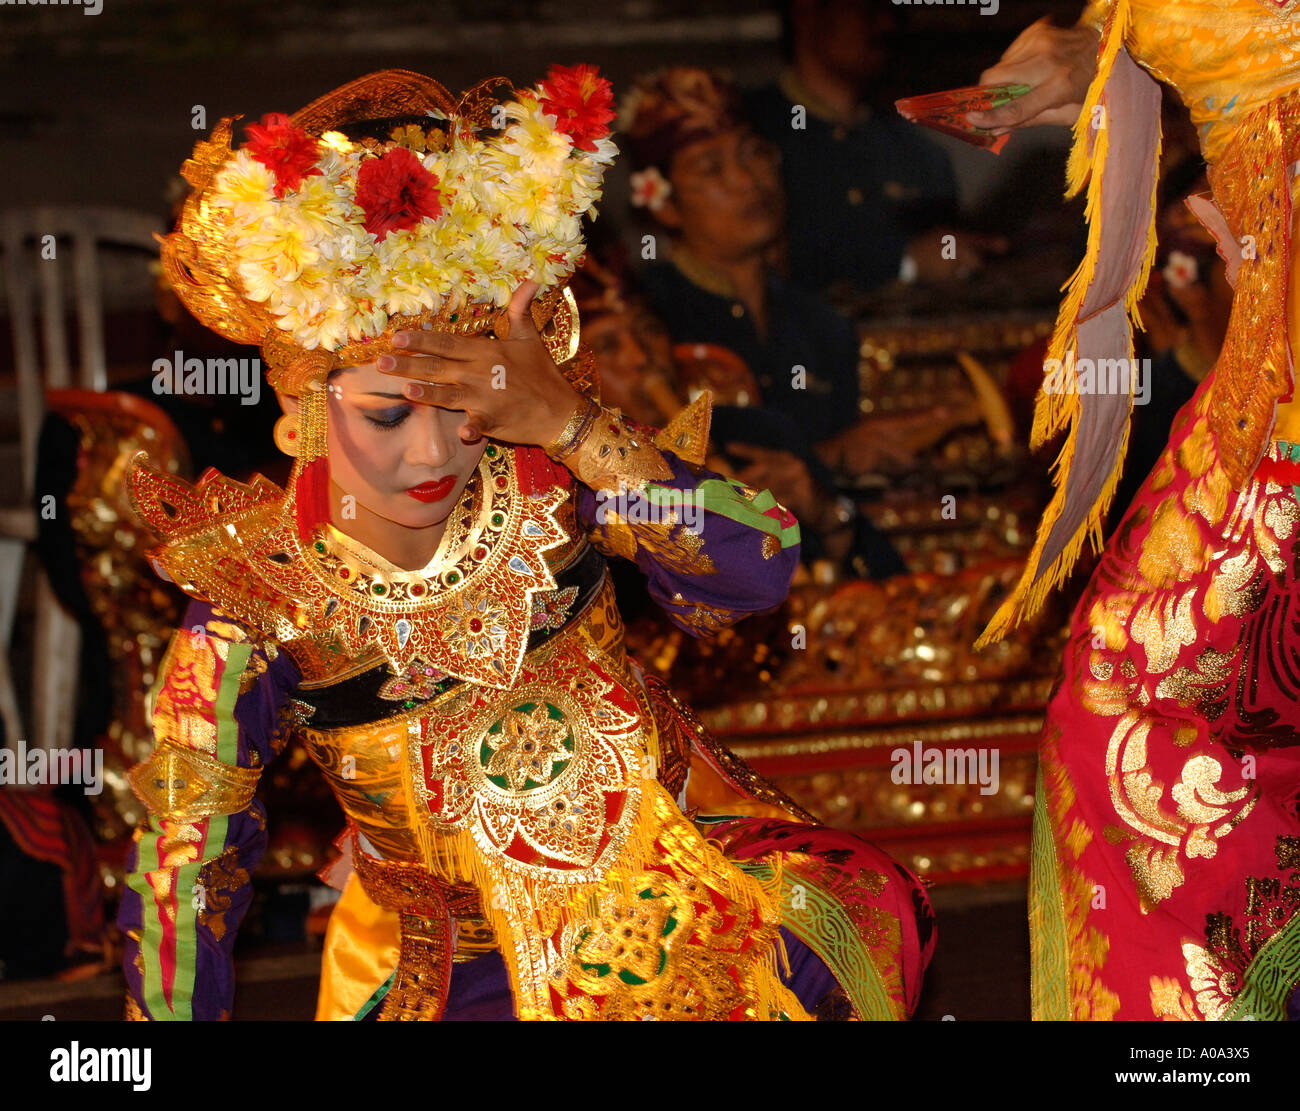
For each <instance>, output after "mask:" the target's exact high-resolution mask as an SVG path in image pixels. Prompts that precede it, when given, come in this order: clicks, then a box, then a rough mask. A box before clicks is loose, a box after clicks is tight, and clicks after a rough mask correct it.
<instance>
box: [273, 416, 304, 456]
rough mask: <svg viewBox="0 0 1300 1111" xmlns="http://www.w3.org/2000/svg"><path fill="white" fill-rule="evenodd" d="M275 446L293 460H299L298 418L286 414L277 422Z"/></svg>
mask: <svg viewBox="0 0 1300 1111" xmlns="http://www.w3.org/2000/svg"><path fill="white" fill-rule="evenodd" d="M272 435H274V436H275V446H276V447H277V448H279V449H280V450H281V451H282V452H284V454H285V455H287V456H289V458H291V459H296V458H298V417H297V416H296V415H294V416H290V415H289V414H288V413H285V415H284V416H282V417H281V418H280V419H279V420H278V421H276V422H275V431H274V433H272Z"/></svg>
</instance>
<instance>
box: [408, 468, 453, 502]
mask: <svg viewBox="0 0 1300 1111" xmlns="http://www.w3.org/2000/svg"><path fill="white" fill-rule="evenodd" d="M455 486H456V477H455V475H448V476H447V477H446V478H440V479H438V481H437V482H422V483H420V485H419V486H412V487H411V488H410V489H409V490H407V491H406V492H407V493H408V494H410V495H411V497H413V498H414V499H415V500H416V501H422V502H426V503H427V502H435V501H442V499H443V498H445V497H446V496H447V495H448V494H450V493H451V492H452V490H453V489H454V488H455Z"/></svg>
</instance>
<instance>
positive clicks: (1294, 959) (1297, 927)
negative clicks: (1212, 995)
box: [1223, 911, 1300, 1022]
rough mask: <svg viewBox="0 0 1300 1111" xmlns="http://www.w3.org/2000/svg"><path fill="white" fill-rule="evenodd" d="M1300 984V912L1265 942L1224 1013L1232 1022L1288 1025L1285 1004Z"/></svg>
mask: <svg viewBox="0 0 1300 1111" xmlns="http://www.w3.org/2000/svg"><path fill="white" fill-rule="evenodd" d="M1297 983H1300V911H1298V912H1296V913H1295V914H1293V915H1292V916H1291V921H1290V922H1288V923H1287V924H1286V925H1285V926H1283V927H1282V929H1280V930H1279V931H1278V932H1277V933H1275V934H1274V935H1273V936H1272V937H1270V938H1269V939H1268V940H1267V941H1266V942H1264V945H1263V947H1262V948H1261V949H1260V951H1259V952H1258V953H1256V954H1255V959H1254V960H1253V961H1251V962H1250V965H1249V967H1248V968H1247V969H1246V974H1245V976H1243V977H1242V982H1241V990H1240V991H1239V992H1237V997H1236V998H1235V999H1234V1000H1233V1001H1232V1005H1231V1006H1230V1007H1229V1008H1228V1009H1227V1011H1225V1012H1224V1015H1223V1017H1224V1018H1225V1019H1227V1020H1229V1021H1238V1022H1240V1021H1242V1020H1243V1019H1246V1018H1247V1016H1249V1018H1251V1019H1254V1020H1256V1021H1259V1022H1285V1021H1286V1017H1287V1015H1286V1004H1287V1000H1288V999H1289V998H1290V997H1291V993H1292V992H1293V991H1294V990H1295V988H1296V985H1297Z"/></svg>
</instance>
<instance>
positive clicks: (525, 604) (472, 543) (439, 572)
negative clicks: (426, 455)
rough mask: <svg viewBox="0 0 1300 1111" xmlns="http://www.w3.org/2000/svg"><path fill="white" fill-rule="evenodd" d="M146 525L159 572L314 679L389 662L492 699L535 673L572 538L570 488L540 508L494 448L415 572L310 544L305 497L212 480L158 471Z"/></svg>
mask: <svg viewBox="0 0 1300 1111" xmlns="http://www.w3.org/2000/svg"><path fill="white" fill-rule="evenodd" d="M130 487H131V498H132V502H133V505H134V507H135V509H136V512H137V513H138V514H139V515H140V516H141V517H142V518H143V519H144V520H145V521H147V522H148V523H149V524H150V525H151V526H152V527H153V529H154V530H155V531H156V532H157V533H158V534H159V536H160V537H161V538H162V540H163V543H162V545H161V546H159V547H158V548H156V549H154V551H153V552H151V554H150V558H151V560H152V562H153V566H154V569H155V570H156V571H157V572H158V573H159V574H160V575H162V576H163V577H164V578H166V579H167V580H168V581H171V582H174V583H176V584H177V585H178V586H179V587H180V588H181V589H182V590H183V591H185V593H187V594H189V595H190V596H191V597H194V598H198V599H201V600H204V601H207V602H210V603H211V604H212V605H214V606H217V607H218V608H220V609H222V610H225V611H226V612H227V613H230V614H232V615H234V616H235V617H236V618H238V619H239V620H241V621H244V622H247V623H248V624H250V625H252V626H253V627H255V628H257V629H259V630H260V631H261V632H262V633H263V634H265V635H266V636H269V637H271V638H273V639H274V640H276V641H278V642H279V643H281V644H282V645H284V647H285V648H286V650H288V651H289V652H290V653H291V654H292V655H293V657H294V659H295V660H296V661H297V662H298V665H299V667H300V668H301V669H302V672H303V678H304V680H306V681H308V682H310V681H312V680H314V679H321V678H325V677H327V676H329V675H331V674H334V673H336V672H337V671H338V670H339V669H340V668H341V667H343V666H346V665H348V664H350V663H352V662H354V661H356V660H359V659H364V658H367V657H373V656H376V655H380V656H383V657H385V658H386V659H387V660H388V662H389V664H390V665H391V666H392V667H393V669H394V671H395V672H396V673H398V674H405V673H408V672H409V671H410V669H411V667H412V666H414V665H415V664H417V663H420V664H422V665H425V666H432V667H435V668H437V669H438V670H440V671H444V672H446V673H447V674H448V675H452V676H455V677H456V678H459V679H463V680H465V681H467V682H471V683H482V684H485V685H487V686H489V687H507V686H509V685H511V684H512V683H513V682H514V680H515V677H516V676H517V674H518V672H519V668H520V666H521V664H522V662H523V657H524V652H525V649H526V647H527V643H528V635H529V630H530V624H531V620H532V596H533V594H534V593H536V592H538V591H546V590H552V589H554V588H555V585H556V584H555V579H554V576H553V575H552V574H551V571H550V569H549V567H548V565H547V562H546V558H545V553H546V552H548V551H550V550H551V549H553V548H555V547H558V546H559V545H561V544H563V543H564V542H565V541H566V540H567V539H568V537H567V535H566V533H565V532H564V529H563V528H562V526H561V525H560V524H559V523H558V521H557V520H556V511H557V510H558V509H559V507H560V505H561V504H562V503H563V502H564V500H565V498H566V496H567V494H566V493H565V491H563V490H560V489H554V490H547V491H544V492H542V493H540V494H537V495H535V496H527V495H525V494H524V493H523V492H522V490H521V489H520V485H519V480H518V477H517V473H516V468H515V453H514V451H513V449H511V448H508V447H504V446H502V445H499V444H490V445H489V446H488V447H487V449H486V451H485V452H484V455H483V459H482V461H481V462H480V464H479V468H478V470H477V471H476V472H475V474H474V475H473V476H472V477H471V479H470V482H469V484H468V485H467V486H466V488H465V492H464V494H463V495H462V497H461V501H460V503H459V504H458V505H457V507H456V509H455V510H454V511H453V513H452V516H451V518H450V519H449V520H448V524H447V530H446V532H445V533H444V535H443V539H442V542H441V544H440V546H439V549H438V552H437V553H436V554H435V556H434V558H433V559H432V560H431V561H430V563H429V564H428V565H427V566H425V567H424V568H421V569H420V570H418V571H403V570H401V569H399V568H397V567H395V566H393V565H392V564H390V563H387V562H386V561H384V560H382V559H380V558H379V557H378V556H376V555H374V554H373V553H371V552H368V551H367V550H366V549H364V548H362V547H361V546H360V545H359V544H357V543H355V542H354V541H351V540H350V539H349V538H348V537H346V536H344V535H343V534H342V533H341V532H339V531H338V530H337V529H334V528H333V527H331V526H327V527H325V528H323V529H318V530H317V531H316V532H315V534H314V536H313V538H311V539H309V540H308V541H305V542H304V541H303V540H302V539H301V538H300V536H299V532H298V530H297V529H296V527H295V523H294V507H293V497H294V495H293V493H292V491H290V492H288V493H286V492H285V491H284V490H282V489H281V488H280V487H278V486H276V485H275V484H274V483H272V482H270V481H268V480H267V479H265V478H263V477H261V476H260V475H259V476H257V477H256V478H255V479H254V480H253V482H252V483H251V484H249V485H244V484H243V483H239V482H235V481H234V480H232V479H229V478H226V477H225V476H223V475H220V474H218V473H217V472H215V471H209V472H208V473H207V474H206V475H204V476H203V477H202V478H201V479H200V480H199V482H198V484H197V485H194V486H191V485H190V484H189V483H187V482H185V481H183V480H182V479H178V478H176V477H175V476H172V475H168V474H163V473H161V472H159V471H156V470H154V469H153V468H151V467H149V466H147V465H146V464H145V463H144V461H143V460H142V459H140V458H138V459H137V463H136V466H135V467H134V468H133V470H132V472H131V476H130Z"/></svg>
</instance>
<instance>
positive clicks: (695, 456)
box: [546, 392, 713, 491]
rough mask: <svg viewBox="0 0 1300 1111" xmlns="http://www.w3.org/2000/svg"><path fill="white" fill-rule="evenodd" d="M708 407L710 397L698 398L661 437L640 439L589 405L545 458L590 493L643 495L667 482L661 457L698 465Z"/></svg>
mask: <svg viewBox="0 0 1300 1111" xmlns="http://www.w3.org/2000/svg"><path fill="white" fill-rule="evenodd" d="M712 403H713V397H712V395H711V394H709V393H708V392H705V393H702V394H701V395H700V396H699V397H698V398H696V399H695V401H693V402H692V403H691V404H690V405H688V406H687V407H686V408H685V409H683V410H682V411H681V412H680V413H678V414H677V415H676V416H675V417H674V418H673V419H672V420H671V421H670V422H669V423H668V426H667V427H666V428H664V429H663V431H662V432H658V433H654V432H651V433H650V434H649V435H646V434H645V433H642V432H638V431H633V430H632V429H631V428H629V427H628V425H627V421H626V420H624V418H623V414H622V413H620V412H619V411H618V410H617V409H605V408H603V407H601V406H599V405H597V404H596V403H595V402H594V401H592V402H589V403H588V404H587V406H586V407H585V408H580V409H578V410H577V411H576V412H575V413H574V414H573V416H572V417H570V418H569V423H568V425H566V427H565V429H564V431H563V432H562V433H561V434H560V437H559V439H557V440H556V441H555V443H554V444H552V445H551V446H550V447H549V448H547V449H546V452H547V454H548V455H549V456H550V457H551V458H552V459H554V460H555V461H556V462H558V463H564V464H565V466H567V467H568V468H569V470H571V471H572V472H573V473H574V474H575V475H576V476H577V477H578V479H579V480H580V481H581V482H583V483H585V484H586V485H587V486H590V487H591V488H592V489H593V490H624V489H626V490H637V491H644V490H645V484H646V482H648V481H649V480H651V479H661V480H666V479H671V478H672V477H673V469H672V467H670V466H669V465H668V461H667V460H666V459H665V458H664V457H663V451H671V452H673V453H674V454H675V455H677V456H678V457H679V458H681V459H683V460H685V461H686V462H688V463H694V464H696V465H699V464H700V463H702V462H703V461H704V456H705V452H706V450H707V447H708V442H709V420H710V416H711V413H712ZM652 437H653V438H652ZM660 449H663V450H662V451H661V450H660Z"/></svg>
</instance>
